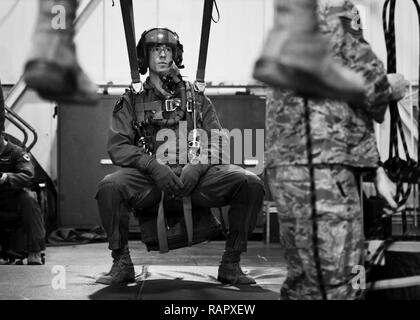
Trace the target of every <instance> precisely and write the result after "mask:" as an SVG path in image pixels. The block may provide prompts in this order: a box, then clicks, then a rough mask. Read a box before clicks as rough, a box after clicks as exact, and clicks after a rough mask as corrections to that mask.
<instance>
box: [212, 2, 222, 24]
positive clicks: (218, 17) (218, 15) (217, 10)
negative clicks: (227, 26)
mask: <svg viewBox="0 0 420 320" xmlns="http://www.w3.org/2000/svg"><path fill="white" fill-rule="evenodd" d="M213 2H214V7H215V8H216V12H217V21H216V20H214V18H213V14H212V16H211V20H213V22H214V23H218V22H219V21H220V12H219V8H218V7H217V2H216V0H214V1H213Z"/></svg>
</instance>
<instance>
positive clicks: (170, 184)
mask: <svg viewBox="0 0 420 320" xmlns="http://www.w3.org/2000/svg"><path fill="white" fill-rule="evenodd" d="M146 170H147V171H148V172H149V174H150V175H151V176H152V179H153V180H154V181H155V182H156V185H157V186H158V188H159V189H160V190H162V191H163V192H165V193H166V194H169V195H175V194H177V193H179V192H180V191H181V190H182V189H183V188H184V185H183V184H182V182H181V180H180V179H179V178H178V177H177V176H176V175H175V173H174V172H173V171H172V170H171V168H169V167H168V166H166V165H164V164H160V163H159V162H158V161H157V160H156V159H153V160H151V161H150V162H149V164H148V165H147V167H146Z"/></svg>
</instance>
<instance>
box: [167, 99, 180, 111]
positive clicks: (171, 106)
mask: <svg viewBox="0 0 420 320" xmlns="http://www.w3.org/2000/svg"><path fill="white" fill-rule="evenodd" d="M176 107H177V106H176V103H175V101H174V99H167V100H165V110H166V112H173V111H175V110H176Z"/></svg>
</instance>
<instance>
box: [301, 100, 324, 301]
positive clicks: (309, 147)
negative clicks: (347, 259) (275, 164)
mask: <svg viewBox="0 0 420 320" xmlns="http://www.w3.org/2000/svg"><path fill="white" fill-rule="evenodd" d="M304 105H305V130H306V152H307V158H308V169H309V181H310V203H311V209H312V213H311V219H312V245H313V253H314V260H315V268H316V273H317V278H318V284H319V290H320V292H321V295H322V299H323V300H327V294H326V291H325V285H324V279H323V276H322V269H321V260H320V259H319V248H318V222H317V217H316V215H317V211H316V186H315V172H314V164H313V157H312V137H311V111H310V108H309V102H308V99H307V98H304Z"/></svg>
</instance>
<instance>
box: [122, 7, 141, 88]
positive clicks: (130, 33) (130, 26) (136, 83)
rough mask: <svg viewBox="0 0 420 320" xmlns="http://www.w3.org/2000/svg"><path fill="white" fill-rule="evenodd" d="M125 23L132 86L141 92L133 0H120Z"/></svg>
mask: <svg viewBox="0 0 420 320" xmlns="http://www.w3.org/2000/svg"><path fill="white" fill-rule="evenodd" d="M120 4H121V13H122V18H123V23H124V32H125V40H126V42H127V51H128V59H129V62H130V70H131V81H132V83H131V86H132V90H133V91H134V92H135V93H140V92H141V91H142V90H143V86H142V83H141V80H140V72H139V62H138V58H137V51H136V35H135V29H134V15H133V0H120Z"/></svg>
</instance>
